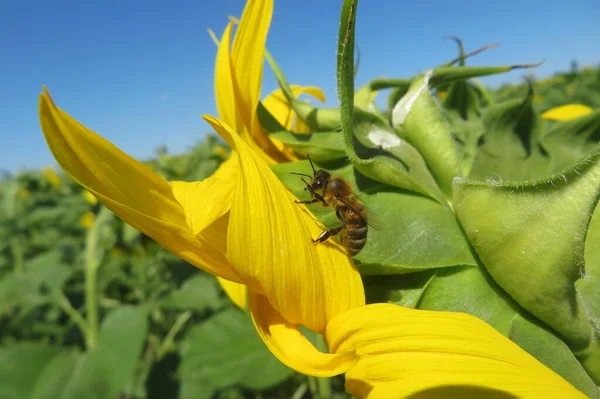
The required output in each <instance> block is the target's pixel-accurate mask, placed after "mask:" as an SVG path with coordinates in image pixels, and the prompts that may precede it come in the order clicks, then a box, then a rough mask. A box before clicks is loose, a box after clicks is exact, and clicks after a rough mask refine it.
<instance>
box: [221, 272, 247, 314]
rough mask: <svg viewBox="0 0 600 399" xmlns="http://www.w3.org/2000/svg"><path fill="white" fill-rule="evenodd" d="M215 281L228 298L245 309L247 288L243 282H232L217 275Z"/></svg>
mask: <svg viewBox="0 0 600 399" xmlns="http://www.w3.org/2000/svg"><path fill="white" fill-rule="evenodd" d="M217 281H218V282H219V284H220V285H221V288H223V291H225V293H226V294H227V296H228V297H229V299H231V301H232V302H233V303H235V304H236V306H237V307H238V308H240V309H246V302H247V297H248V290H247V289H246V286H245V285H244V284H239V283H234V282H233V281H229V280H225V279H223V278H221V277H217Z"/></svg>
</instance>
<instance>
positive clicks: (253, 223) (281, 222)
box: [204, 116, 364, 332]
mask: <svg viewBox="0 0 600 399" xmlns="http://www.w3.org/2000/svg"><path fill="white" fill-rule="evenodd" d="M204 118H205V119H206V121H207V122H209V123H210V124H211V126H212V127H213V128H214V129H215V131H216V132H217V133H219V134H220V135H221V136H222V137H224V138H225V137H227V138H230V139H231V140H232V141H233V143H234V148H233V149H234V152H233V154H235V155H236V156H237V157H238V161H239V168H240V172H239V178H238V180H237V182H236V187H235V191H234V194H233V201H232V205H231V212H230V214H229V229H228V233H227V247H228V258H229V260H230V262H231V264H232V265H234V266H235V268H236V270H237V272H238V273H239V274H240V276H241V277H242V279H243V282H244V284H246V285H247V286H248V288H249V289H250V290H252V291H254V292H256V293H262V294H264V295H265V296H266V297H267V298H268V300H269V302H270V303H271V304H272V306H273V307H274V308H275V309H277V311H278V312H280V313H281V314H282V315H284V317H285V318H286V320H287V321H288V322H290V323H291V324H293V325H304V326H306V327H308V328H310V329H312V330H313V331H317V332H322V331H323V330H324V328H325V326H326V324H327V322H328V320H329V319H331V318H333V317H335V316H336V315H338V314H340V313H343V312H345V311H346V310H347V309H351V308H354V307H357V306H361V305H363V304H364V289H363V286H362V281H361V278H360V275H359V274H358V271H357V270H356V267H355V266H354V264H353V263H352V261H351V260H350V258H349V257H348V256H347V254H346V253H345V251H344V250H343V248H341V247H340V246H339V244H336V243H335V242H333V241H331V240H330V241H331V242H330V241H328V242H326V243H319V244H314V243H313V242H312V238H313V237H316V236H317V235H318V234H319V233H321V231H322V229H323V227H322V226H321V225H319V224H318V223H317V222H316V220H315V219H314V218H313V217H312V216H311V215H310V214H309V212H308V210H307V209H306V207H305V206H303V205H302V206H301V205H299V204H296V203H294V201H295V200H296V198H295V197H294V196H293V195H292V194H291V193H290V192H289V191H287V189H286V188H285V187H284V186H283V184H282V183H281V182H280V181H279V179H278V178H277V177H276V176H275V174H274V173H273V172H272V171H271V169H269V167H268V166H267V164H266V163H265V162H263V161H262V160H261V158H260V157H258V156H257V155H256V154H255V151H253V150H252V149H251V148H250V147H249V146H248V145H247V144H246V143H245V142H244V141H243V140H242V139H241V138H240V137H239V136H237V135H236V134H235V132H233V131H232V130H231V128H230V127H229V126H227V125H225V124H224V123H222V122H221V121H219V120H218V119H216V118H214V117H210V116H204Z"/></svg>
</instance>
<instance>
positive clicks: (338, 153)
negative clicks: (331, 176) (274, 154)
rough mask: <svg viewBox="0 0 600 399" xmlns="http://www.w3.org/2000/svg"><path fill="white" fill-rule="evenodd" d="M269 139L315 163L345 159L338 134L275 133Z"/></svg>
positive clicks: (340, 137) (340, 136) (340, 135)
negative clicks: (307, 156)
mask: <svg viewBox="0 0 600 399" xmlns="http://www.w3.org/2000/svg"><path fill="white" fill-rule="evenodd" d="M271 137H273V138H275V139H277V140H279V141H281V142H282V143H283V144H285V145H286V146H287V147H289V148H291V149H292V150H294V151H295V152H296V153H298V154H301V155H304V156H306V154H308V155H310V156H311V158H312V159H314V160H316V161H317V162H327V161H333V160H338V159H344V158H346V152H345V151H344V148H343V143H342V134H341V133H340V132H319V133H310V134H304V133H292V132H277V133H272V134H271Z"/></svg>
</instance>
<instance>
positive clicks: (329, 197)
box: [290, 155, 373, 256]
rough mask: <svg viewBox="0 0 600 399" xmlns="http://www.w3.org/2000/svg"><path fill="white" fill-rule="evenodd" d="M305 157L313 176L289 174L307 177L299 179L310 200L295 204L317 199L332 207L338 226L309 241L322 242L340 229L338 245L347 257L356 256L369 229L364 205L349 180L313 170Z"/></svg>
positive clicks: (299, 202) (311, 164)
mask: <svg viewBox="0 0 600 399" xmlns="http://www.w3.org/2000/svg"><path fill="white" fill-rule="evenodd" d="M307 158H308V161H309V162H310V166H311V168H312V170H313V176H311V175H308V174H305V173H296V172H290V173H291V174H293V175H299V176H305V177H308V178H309V179H311V181H310V182H308V181H306V180H305V179H304V177H302V181H303V182H304V184H306V187H305V188H304V189H305V190H308V192H309V193H310V195H311V196H312V197H313V199H311V200H306V201H295V202H296V203H297V204H314V203H317V202H320V203H322V204H323V206H332V207H334V208H335V214H336V216H337V218H338V219H339V221H340V223H341V225H340V226H338V227H335V228H332V229H327V230H325V231H323V232H322V233H321V234H320V235H319V236H318V237H317V238H315V239H313V240H312V241H313V242H325V241H327V239H329V238H330V237H333V236H335V235H337V234H338V233H340V232H341V233H342V234H341V236H340V241H341V243H342V245H343V246H344V247H345V248H346V250H347V251H348V253H349V254H350V256H355V255H357V254H358V253H359V252H360V251H361V250H362V249H363V247H364V246H365V244H366V242H367V232H368V228H369V227H368V226H369V222H368V220H367V208H366V207H365V205H364V204H363V203H362V202H361V201H360V200H359V199H358V197H357V196H356V194H355V193H354V191H353V190H352V187H351V186H350V183H348V182H347V181H346V180H345V179H344V178H342V177H341V176H338V175H335V174H334V175H332V174H330V173H329V172H327V171H325V170H323V169H319V170H316V169H315V166H314V165H313V163H312V160H311V159H310V156H309V155H307ZM371 227H373V226H371Z"/></svg>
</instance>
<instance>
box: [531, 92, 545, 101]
mask: <svg viewBox="0 0 600 399" xmlns="http://www.w3.org/2000/svg"><path fill="white" fill-rule="evenodd" d="M533 101H535V102H539V103H541V102H542V101H544V97H542V96H541V95H540V94H538V93H535V94H534V95H533Z"/></svg>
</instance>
